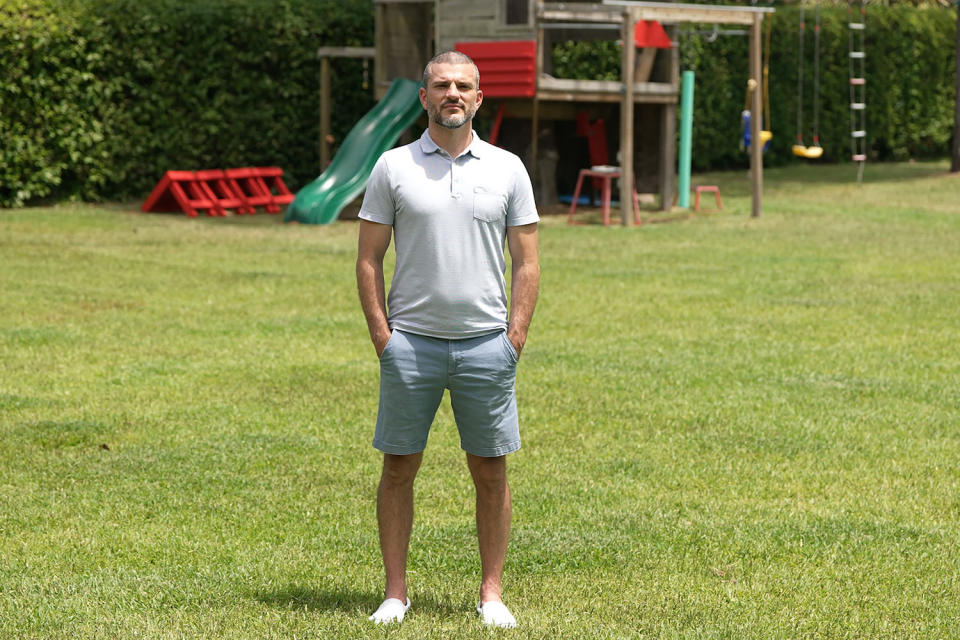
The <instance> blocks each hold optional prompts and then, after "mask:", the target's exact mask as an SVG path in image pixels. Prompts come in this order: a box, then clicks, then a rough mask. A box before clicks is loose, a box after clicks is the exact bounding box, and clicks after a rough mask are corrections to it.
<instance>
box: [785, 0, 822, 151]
mask: <svg viewBox="0 0 960 640" xmlns="http://www.w3.org/2000/svg"><path fill="white" fill-rule="evenodd" d="M806 27H807V25H806V20H805V16H804V10H803V8H802V7H801V8H800V46H799V53H798V54H797V142H796V144H794V145H793V147H791V149H792V151H793V155H795V156H799V157H801V158H808V159H810V160H816V159H817V158H819V157H820V156H822V155H823V147H821V146H820V132H819V128H820V5H819V4H818V5H817V8H816V17H815V18H814V26H813V144H812V145H811V146H809V147H808V146H806V145H804V144H803V41H804V34H805V32H806V30H807V28H806Z"/></svg>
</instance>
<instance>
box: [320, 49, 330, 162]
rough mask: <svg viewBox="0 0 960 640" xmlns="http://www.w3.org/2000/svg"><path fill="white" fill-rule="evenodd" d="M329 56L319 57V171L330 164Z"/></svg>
mask: <svg viewBox="0 0 960 640" xmlns="http://www.w3.org/2000/svg"><path fill="white" fill-rule="evenodd" d="M329 135H330V58H329V57H327V56H323V57H322V58H320V173H323V172H324V170H326V168H327V165H328V164H330V142H329V141H328V140H327V136H329Z"/></svg>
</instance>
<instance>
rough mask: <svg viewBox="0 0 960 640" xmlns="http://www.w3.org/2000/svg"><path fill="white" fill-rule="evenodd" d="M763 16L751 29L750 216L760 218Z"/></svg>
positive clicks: (758, 17) (754, 17)
mask: <svg viewBox="0 0 960 640" xmlns="http://www.w3.org/2000/svg"><path fill="white" fill-rule="evenodd" d="M762 24H763V14H761V13H758V14H756V15H754V16H753V25H751V27H750V77H751V78H752V79H753V80H754V81H755V82H756V85H755V86H756V89H755V90H754V92H753V100H752V102H751V104H750V113H751V114H753V115H752V117H751V118H750V183H751V188H752V192H753V198H752V207H751V211H750V215H751V216H752V217H754V218H759V217H760V211H761V210H762V208H763V142H762V141H761V140H760V114H761V113H763V111H762V108H763V103H762V99H763V95H762V94H763V81H762V77H761V76H762V74H763V70H762V67H761V64H760V58H761V51H760V48H761V46H762V41H761V38H760V33H761V26H762Z"/></svg>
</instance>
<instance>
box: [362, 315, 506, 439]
mask: <svg viewBox="0 0 960 640" xmlns="http://www.w3.org/2000/svg"><path fill="white" fill-rule="evenodd" d="M516 375H517V352H516V350H515V349H514V348H513V345H512V344H511V343H510V340H509V339H507V334H506V332H505V331H498V332H496V333H488V334H486V335H483V336H479V337H476V338H465V339H462V340H446V339H443V338H430V337H427V336H421V335H417V334H415V333H407V332H405V331H400V330H398V329H394V331H393V334H392V335H391V336H390V340H389V342H387V346H386V347H385V348H384V350H383V353H382V354H381V356H380V408H379V410H378V412H377V429H376V432H375V434H374V437H373V446H374V447H376V448H377V449H379V450H380V451H383V452H384V453H393V454H397V455H407V454H411V453H419V452H421V451H423V450H424V449H425V448H426V446H427V435H428V434H429V432H430V425H431V424H432V423H433V418H434V416H435V415H436V413H437V408H438V407H439V406H440V400H441V399H442V398H443V391H444V389H449V390H450V405H451V406H452V407H453V415H454V418H455V419H456V421H457V429H458V430H459V432H460V447H461V448H462V449H463V450H464V451H466V452H467V453H471V454H473V455H475V456H482V457H495V456H502V455H505V454H507V453H511V452H513V451H516V450H517V449H519V448H520V429H519V423H518V419H517V397H516V393H515V392H514V381H515V380H516Z"/></svg>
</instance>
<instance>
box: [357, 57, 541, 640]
mask: <svg viewBox="0 0 960 640" xmlns="http://www.w3.org/2000/svg"><path fill="white" fill-rule="evenodd" d="M479 84H480V74H479V72H478V70H477V67H476V65H475V64H474V63H473V61H472V60H471V59H470V58H468V57H467V56H465V55H463V54H462V53H459V52H455V51H449V52H445V53H441V54H440V55H438V56H436V57H435V58H433V59H432V60H431V61H430V62H429V63H427V66H426V68H425V69H424V71H423V86H422V87H421V89H420V103H421V104H422V105H423V108H424V109H426V111H427V115H428V116H429V127H428V129H427V130H426V131H425V132H424V133H423V135H422V136H421V137H420V139H419V140H417V141H416V142H414V143H412V144H409V145H406V146H404V147H400V148H397V149H393V150H391V151H388V152H386V153H385V154H383V156H381V158H380V160H379V161H378V162H377V165H376V166H375V167H374V169H373V173H372V175H371V176H370V181H369V183H368V185H367V192H366V195H365V196H364V199H363V206H362V207H361V209H360V218H361V222H360V239H359V247H358V256H357V286H358V289H359V292H360V302H361V305H362V306H363V313H364V315H365V316H366V319H367V326H368V328H369V330H370V338H371V340H372V341H373V346H374V348H375V349H376V352H377V356H378V357H379V358H380V407H379V410H378V413H377V425H376V430H375V434H374V438H373V446H374V447H376V448H377V449H379V450H380V451H382V452H383V454H384V456H383V473H382V475H381V478H380V487H379V489H378V492H377V522H378V524H379V527H380V550H381V552H382V554H383V564H384V570H385V573H386V588H385V591H384V596H385V600H384V601H383V604H381V605H380V607H379V608H378V609H377V611H376V612H375V613H374V614H373V615H372V616H370V619H371V620H372V621H374V622H376V623H378V624H382V623H388V622H394V621H397V622H399V621H401V620H403V616H404V614H405V613H406V612H407V609H409V607H410V600H409V599H408V598H407V583H406V565H407V549H408V545H409V541H410V531H411V528H412V525H413V482H414V478H415V477H416V475H417V470H418V469H419V467H420V462H421V461H422V459H423V450H424V448H425V447H426V444H427V434H428V432H429V430H430V425H431V423H432V422H433V418H434V415H435V414H436V411H437V408H438V407H439V405H440V400H441V398H442V397H443V392H444V389H449V391H450V402H451V405H452V407H453V413H454V417H455V419H456V422H457V429H458V431H459V433H460V446H461V447H462V448H463V450H464V451H466V454H467V466H468V468H469V469H470V474H471V475H472V477H473V482H474V486H475V487H476V492H477V515H476V518H477V537H478V539H479V544H480V564H481V572H482V577H481V581H480V602H479V604H478V605H477V613H478V614H479V615H480V616H481V618H482V619H483V622H484V623H485V624H488V625H491V626H495V627H514V626H516V620H515V619H514V617H513V615H511V613H510V611H509V609H507V607H506V606H505V605H504V604H503V601H502V599H501V596H502V593H501V576H502V574H503V564H504V559H505V557H506V552H507V539H508V537H509V533H510V514H511V503H510V488H509V486H508V484H507V465H506V454H508V453H511V452H513V451H516V450H517V449H519V448H520V434H519V425H518V419H517V405H516V396H515V394H514V380H515V377H516V367H517V361H518V359H519V358H520V353H521V352H522V351H523V345H524V342H525V341H526V338H527V328H528V327H529V325H530V319H531V317H532V316H533V309H534V306H535V305H536V301H537V293H538V290H539V286H540V266H539V264H538V262H537V222H538V221H539V216H538V215H537V210H536V206H535V203H534V199H533V189H532V188H531V185H530V179H529V178H528V176H527V173H526V170H525V169H524V167H523V164H522V163H521V162H520V159H519V158H517V157H516V156H515V155H513V154H511V153H509V152H507V151H504V150H502V149H498V148H497V147H494V146H492V145H490V144H487V143H486V142H484V141H482V140H480V138H479V137H478V136H477V134H476V133H475V132H474V131H473V129H472V125H471V122H472V120H473V117H474V115H475V114H476V112H477V108H478V107H479V106H480V103H481V102H482V100H483V93H482V92H481V91H480V88H479ZM391 234H392V235H393V236H394V238H395V242H396V247H395V248H396V254H397V259H396V267H395V269H394V274H393V280H392V282H391V286H390V297H389V302H390V305H389V309H390V311H389V314H388V313H387V305H386V301H385V296H384V277H383V257H384V254H385V253H386V251H387V247H388V246H389V245H390V237H391ZM505 239H506V241H507V243H508V246H509V249H510V257H511V260H512V271H511V273H512V282H511V288H510V293H511V296H510V313H509V316H508V314H507V295H506V280H505V277H504V274H505V269H506V264H505V260H504V252H503V248H504V240H505Z"/></svg>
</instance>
